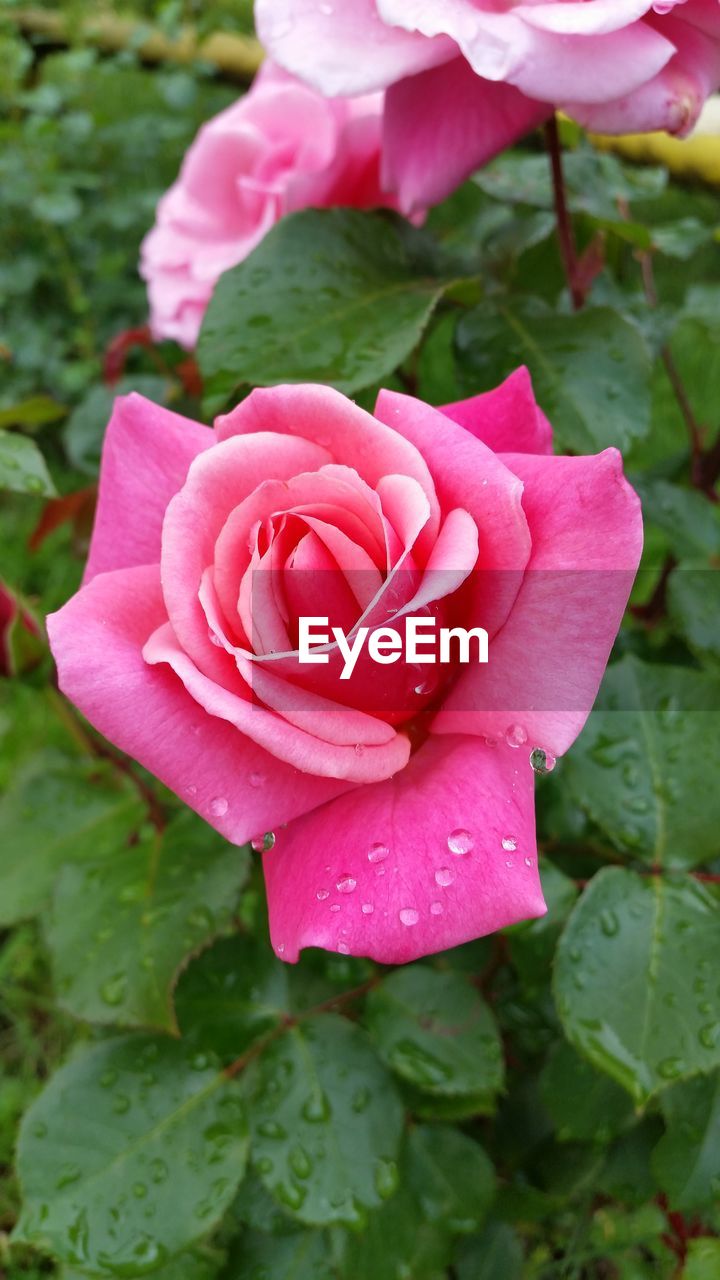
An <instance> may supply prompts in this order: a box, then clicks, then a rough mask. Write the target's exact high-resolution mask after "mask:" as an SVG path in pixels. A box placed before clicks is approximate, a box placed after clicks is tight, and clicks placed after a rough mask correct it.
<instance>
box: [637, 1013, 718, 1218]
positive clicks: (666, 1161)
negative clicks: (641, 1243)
mask: <svg viewBox="0 0 720 1280" xmlns="http://www.w3.org/2000/svg"><path fill="white" fill-rule="evenodd" d="M718 1035H719V1036H720V1028H719V1029H718ZM661 1106H662V1113H663V1116H664V1117H665V1123H666V1125H667V1132H666V1133H665V1134H664V1136H663V1137H662V1138H661V1139H660V1141H659V1143H658V1145H657V1147H656V1148H655V1151H654V1152H653V1157H652V1169H653V1173H654V1175H655V1177H656V1179H657V1181H658V1185H659V1186H660V1187H661V1188H662V1190H663V1191H664V1192H666V1194H667V1197H668V1200H669V1202H670V1207H671V1208H672V1209H677V1210H681V1211H682V1210H685V1209H698V1208H703V1207H704V1206H705V1205H709V1204H715V1203H717V1199H718V1195H720V1076H718V1075H717V1074H716V1075H713V1076H703V1077H698V1079H697V1080H688V1081H686V1082H685V1083H684V1084H680V1085H676V1087H675V1088H674V1089H669V1090H668V1091H667V1093H665V1094H663V1096H662V1100H661Z"/></svg>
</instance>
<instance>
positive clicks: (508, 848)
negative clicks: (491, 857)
mask: <svg viewBox="0 0 720 1280" xmlns="http://www.w3.org/2000/svg"><path fill="white" fill-rule="evenodd" d="M501 843H502V847H503V849H504V850H505V852H506V853H514V852H515V850H516V849H517V840H516V839H515V837H514V836H503V839H502V841H501Z"/></svg>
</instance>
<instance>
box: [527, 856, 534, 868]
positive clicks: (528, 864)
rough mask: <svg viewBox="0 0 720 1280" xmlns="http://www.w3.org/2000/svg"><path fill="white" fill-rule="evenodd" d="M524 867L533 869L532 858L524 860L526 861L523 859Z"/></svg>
mask: <svg viewBox="0 0 720 1280" xmlns="http://www.w3.org/2000/svg"><path fill="white" fill-rule="evenodd" d="M525 866H526V867H534V866H535V863H534V861H533V859H532V858H526V859H525Z"/></svg>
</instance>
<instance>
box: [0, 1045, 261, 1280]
mask: <svg viewBox="0 0 720 1280" xmlns="http://www.w3.org/2000/svg"><path fill="white" fill-rule="evenodd" d="M246 1153H247V1135H246V1126H245V1119H244V1109H243V1104H242V1100H241V1097H240V1087H239V1085H238V1084H237V1082H236V1081H233V1080H228V1079H227V1078H226V1077H225V1076H223V1075H222V1073H220V1072H219V1071H218V1070H217V1069H216V1068H215V1067H214V1066H213V1065H212V1064H211V1063H210V1062H209V1060H208V1058H207V1057H202V1056H200V1055H197V1054H195V1055H189V1054H188V1051H187V1049H186V1048H185V1046H184V1045H182V1044H180V1043H178V1042H176V1041H173V1040H168V1039H162V1038H157V1037H153V1036H145V1035H130V1036H125V1037H122V1038H121V1039H113V1040H106V1041H105V1042H103V1043H102V1044H99V1045H95V1046H94V1047H93V1048H91V1049H89V1050H86V1051H85V1052H84V1053H81V1054H79V1055H77V1056H76V1057H74V1058H73V1059H72V1060H71V1061H70V1062H69V1063H68V1064H67V1065H66V1066H65V1067H63V1068H62V1069H61V1070H60V1071H59V1072H58V1073H57V1074H56V1075H55V1076H54V1077H53V1079H52V1080H51V1081H50V1083H49V1084H48V1086H47V1087H46V1089H45V1090H44V1091H43V1093H42V1094H41V1095H40V1097H39V1098H38V1099H37V1100H36V1102H35V1103H33V1105H32V1107H31V1108H30V1110H29V1111H28V1112H27V1114H26V1115H25V1118H24V1120H23V1124H22V1127H21V1131H20V1138H19V1145H18V1172H19V1176H20V1181H21V1184H22V1190H23V1193H24V1206H23V1211H22V1216H21V1218H20V1221H19V1223H18V1225H17V1227H16V1229H15V1233H14V1239H15V1240H18V1241H24V1242H26V1243H29V1244H33V1245H35V1246H36V1248H38V1249H41V1250H43V1251H47V1252H49V1253H51V1254H52V1255H53V1256H55V1257H56V1258H58V1259H59V1260H60V1261H63V1262H66V1263H68V1264H70V1265H71V1266H75V1267H78V1268H79V1269H80V1270H83V1271H90V1272H94V1273H95V1274H98V1275H106V1276H128V1277H129V1276H139V1275H144V1274H145V1273H146V1272H148V1271H153V1270H155V1269H157V1268H158V1267H159V1266H161V1265H162V1264H164V1263H165V1262H166V1261H168V1260H169V1259H170V1258H171V1257H172V1256H173V1255H174V1254H177V1253H179V1252H180V1251H181V1250H184V1249H187V1248H188V1246H190V1245H192V1244H193V1243H194V1241H196V1240H197V1239H199V1238H200V1237H201V1236H204V1235H206V1234H207V1233H208V1231H210V1229H211V1228H212V1227H213V1225H214V1224H215V1223H216V1222H217V1221H218V1220H219V1219H220V1217H221V1216H222V1214H223V1213H224V1211H225V1209H226V1208H227V1206H228V1205H229V1203H230V1201H231V1199H232V1197H233V1195H234V1193H235V1191H236V1189H237V1186H238V1183H239V1182H240V1180H241V1178H242V1176H243V1172H244V1168H245V1159H246Z"/></svg>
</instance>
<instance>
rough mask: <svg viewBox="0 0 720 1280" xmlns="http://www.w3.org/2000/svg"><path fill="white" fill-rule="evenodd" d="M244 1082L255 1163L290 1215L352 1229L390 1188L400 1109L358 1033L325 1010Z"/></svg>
mask: <svg viewBox="0 0 720 1280" xmlns="http://www.w3.org/2000/svg"><path fill="white" fill-rule="evenodd" d="M244 1083H245V1094H246V1098H247V1102H248V1116H249V1119H250V1124H251V1128H252V1161H253V1167H254V1169H255V1170H256V1172H257V1173H258V1174H259V1175H260V1177H261V1179H262V1181H263V1183H264V1184H265V1186H266V1187H267V1188H268V1190H269V1191H270V1192H271V1193H272V1195H273V1196H274V1197H275V1199H276V1200H277V1201H278V1203H279V1204H281V1205H282V1206H283V1208H284V1209H286V1211H287V1212H289V1213H290V1214H291V1215H292V1216H293V1217H295V1218H298V1219H299V1220H300V1221H301V1222H306V1223H309V1224H315V1225H324V1224H329V1223H333V1222H337V1223H345V1224H347V1225H350V1226H358V1225H360V1224H361V1223H362V1222H363V1221H364V1219H365V1211H366V1210H367V1209H372V1208H376V1207H377V1206H379V1205H380V1204H382V1203H383V1201H384V1200H385V1199H387V1198H388V1197H389V1196H391V1195H392V1194H393V1192H394V1191H395V1190H396V1187H397V1166H396V1163H395V1162H396V1160H397V1154H398V1145H399V1141H400V1132H401V1127H402V1118H403V1116H402V1106H401V1104H400V1100H399V1098H398V1095H397V1093H396V1090H395V1086H394V1084H393V1081H392V1079H391V1077H390V1076H389V1075H388V1073H387V1071H386V1070H385V1068H384V1066H383V1065H382V1063H381V1062H380V1061H379V1060H378V1058H377V1056H376V1054H375V1052H374V1050H373V1048H372V1046H371V1045H370V1044H369V1042H368V1040H367V1038H366V1036H365V1034H364V1032H362V1031H361V1030H360V1029H359V1028H358V1027H356V1026H354V1025H353V1024H352V1023H350V1022H348V1021H347V1020H345V1019H343V1018H340V1017H337V1016H335V1015H333V1014H321V1015H317V1016H315V1017H312V1018H308V1019H307V1020H303V1021H302V1022H300V1023H299V1024H298V1025H297V1026H294V1027H291V1028H290V1029H289V1030H288V1031H287V1032H286V1033H285V1034H284V1035H283V1036H282V1037H281V1038H279V1039H277V1040H276V1041H275V1042H274V1043H273V1044H271V1045H270V1046H269V1047H268V1048H266V1049H265V1051H264V1052H263V1054H262V1057H261V1058H260V1059H259V1060H257V1061H256V1062H253V1063H252V1064H251V1066H250V1067H249V1069H248V1071H247V1074H246V1077H245V1081H244Z"/></svg>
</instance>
